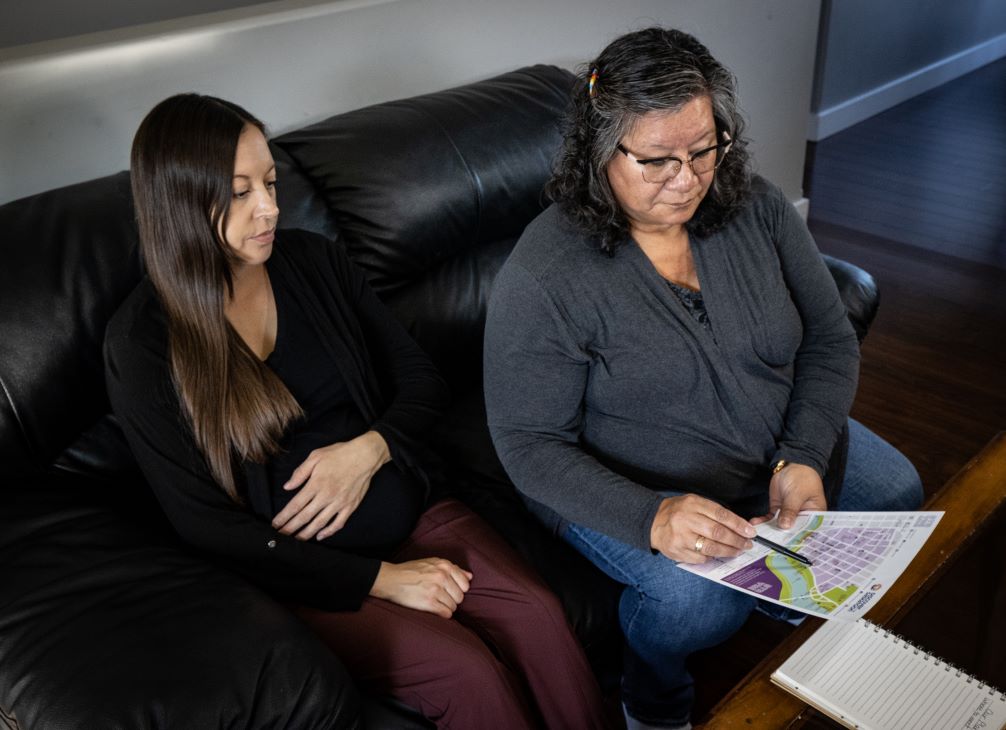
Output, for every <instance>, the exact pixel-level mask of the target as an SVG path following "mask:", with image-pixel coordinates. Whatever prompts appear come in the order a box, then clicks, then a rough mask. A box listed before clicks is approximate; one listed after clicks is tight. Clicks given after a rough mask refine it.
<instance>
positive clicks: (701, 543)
mask: <svg viewBox="0 0 1006 730" xmlns="http://www.w3.org/2000/svg"><path fill="white" fill-rule="evenodd" d="M705 544H706V538H704V537H702V535H699V536H698V537H697V538H695V547H694V550H695V552H697V553H701V552H702V547H703V546H704V545H705Z"/></svg>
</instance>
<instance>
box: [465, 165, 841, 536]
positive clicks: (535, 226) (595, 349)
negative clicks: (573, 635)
mask: <svg viewBox="0 0 1006 730" xmlns="http://www.w3.org/2000/svg"><path fill="white" fill-rule="evenodd" d="M691 245H692V253H693V256H694V258H695V264H696V268H697V270H698V276H699V282H700V286H701V290H702V296H703V299H704V301H705V306H706V310H707V311H708V317H709V323H710V325H711V328H710V329H706V328H704V327H702V325H701V324H699V323H698V322H697V321H696V320H695V319H694V318H693V317H692V316H691V315H690V314H689V313H688V311H687V310H686V309H685V307H684V305H683V304H682V302H681V301H680V300H679V299H678V297H677V296H676V295H675V294H674V292H673V291H671V289H670V287H668V286H667V282H666V281H665V280H664V279H663V278H662V277H661V276H660V275H659V274H658V273H657V271H656V269H654V267H653V265H652V264H651V263H650V261H649V259H648V258H647V257H646V255H645V254H644V253H643V252H642V250H641V249H640V248H639V246H638V245H636V244H635V243H634V242H632V241H630V242H628V243H626V244H625V245H623V246H621V247H619V248H618V249H617V250H616V252H615V254H614V256H611V257H609V256H608V255H607V254H605V253H603V252H602V251H601V250H600V249H599V247H598V246H597V244H596V242H594V241H593V240H590V239H589V238H587V237H585V236H584V235H583V234H582V233H580V232H579V231H578V230H577V229H576V228H575V227H574V226H573V225H572V224H571V223H570V222H569V221H568V220H567V219H566V218H565V216H564V215H563V214H562V213H561V212H560V210H559V209H558V208H557V207H556V206H552V207H551V208H549V209H548V210H546V211H545V212H544V213H542V214H541V215H540V216H539V217H538V218H537V219H536V220H534V221H533V222H532V223H531V225H529V226H528V228H527V230H526V231H525V232H524V235H523V236H522V237H521V239H520V241H519V242H518V243H517V245H516V247H515V248H514V251H513V253H512V254H511V256H510V258H509V259H508V260H507V262H506V264H505V265H504V266H503V269H502V271H501V272H500V274H499V277H498V278H497V280H496V282H495V285H494V289H493V293H492V297H491V300H490V303H489V314H488V319H487V322H486V335H485V395H486V406H487V410H488V416H489V427H490V430H491V432H492V436H493V441H494V443H495V445H496V450H497V452H498V453H499V456H500V459H501V461H502V462H503V465H504V467H505V468H506V470H507V473H508V474H509V475H510V477H511V479H513V481H514V483H515V484H516V486H517V488H518V489H519V490H520V491H521V492H522V493H523V494H524V495H525V496H526V497H528V498H530V499H531V500H533V501H535V502H538V503H540V504H542V505H544V506H546V507H548V508H549V509H550V510H552V511H554V512H555V513H558V515H559V516H561V517H562V518H563V519H564V520H568V521H572V522H576V523H578V524H581V525H584V526H586V527H590V528H592V529H595V530H598V531H600V532H603V533H605V534H607V535H610V536H612V537H615V538H617V539H619V540H621V541H623V542H626V543H628V544H630V545H634V546H636V547H640V548H643V549H649V540H650V526H651V524H652V522H653V518H654V515H655V514H656V510H657V507H658V505H659V504H660V500H661V499H662V496H661V495H660V494H659V493H658V491H657V490H660V491H674V492H694V493H697V494H701V495H703V496H707V497H710V498H712V499H715V500H717V501H719V502H721V503H724V504H727V505H736V504H738V503H740V502H741V501H743V500H750V499H752V498H755V497H757V496H758V495H762V494H764V493H765V492H766V490H767V485H768V477H769V474H768V468H767V467H768V465H769V464H771V463H774V462H775V461H776V460H778V459H787V460H788V461H792V462H797V463H802V464H807V465H809V466H812V467H814V468H815V469H816V470H817V471H818V472H819V473H821V474H823V473H824V470H825V469H826V467H827V464H828V457H829V455H830V454H831V451H832V449H833V447H834V446H835V443H836V441H837V439H838V437H839V434H840V433H841V431H842V428H843V427H844V425H845V422H846V418H847V417H848V413H849V409H850V408H851V406H852V400H853V396H854V394H855V390H856V381H857V375H858V366H859V348H858V344H857V341H856V336H855V332H854V331H853V329H852V326H851V325H850V323H849V321H848V318H847V316H846V310H845V307H844V306H843V304H842V302H841V300H840V298H839V296H838V291H837V289H836V287H835V283H834V280H833V279H832V277H831V275H830V273H829V272H828V270H827V268H826V266H825V264H824V262H823V261H822V259H821V256H820V254H819V253H818V250H817V247H816V246H815V244H814V241H813V239H812V238H811V236H810V233H809V232H808V230H807V227H806V225H805V224H804V222H803V220H802V219H801V218H800V217H799V215H798V214H797V213H796V211H795V210H794V209H793V206H792V205H790V203H789V202H788V201H787V200H786V199H785V197H784V196H783V194H782V192H781V191H780V190H779V189H778V188H776V187H775V186H773V185H771V184H770V183H768V182H766V181H765V180H763V179H761V178H756V179H755V182H754V188H753V192H752V194H751V196H750V199H749V202H748V204H747V206H746V207H745V209H744V210H742V211H741V212H740V213H739V214H738V215H737V216H736V217H735V218H734V219H733V220H732V221H731V222H730V223H729V224H728V225H727V226H726V227H725V228H724V229H722V230H721V231H719V232H717V233H715V234H713V235H711V236H708V237H706V238H696V237H694V236H693V237H692V241H691Z"/></svg>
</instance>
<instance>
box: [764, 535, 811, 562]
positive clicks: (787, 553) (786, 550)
mask: <svg viewBox="0 0 1006 730" xmlns="http://www.w3.org/2000/svg"><path fill="white" fill-rule="evenodd" d="M751 540H752V541H753V542H756V543H758V544H759V545H764V546H765V547H767V548H769V549H770V550H775V551H776V552H777V553H781V554H782V555H785V556H786V557H788V558H793V560H796V561H799V562H801V563H803V564H804V565H813V563H812V562H810V560H809V559H808V558H805V557H804V556H803V555H800V553H795V552H793V551H792V550H790V549H789V548H786V547H783V546H782V545H780V544H778V543H775V542H772V541H771V540H766V539H765V538H764V537H762V536H761V535H755V536H754V537H752V538H751Z"/></svg>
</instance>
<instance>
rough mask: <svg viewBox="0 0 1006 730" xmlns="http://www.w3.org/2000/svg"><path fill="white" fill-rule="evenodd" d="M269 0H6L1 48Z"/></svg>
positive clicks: (0, 30) (1, 32)
mask: <svg viewBox="0 0 1006 730" xmlns="http://www.w3.org/2000/svg"><path fill="white" fill-rule="evenodd" d="M267 1H268V0H257V2H256V0H98V2H86V1H84V0H7V2H5V3H3V5H4V7H3V24H0V48H9V47H10V46H18V45H22V44H25V43H37V42H39V41H50V40H54V39H56V38H67V37H69V36H75V35H81V34H82V33H94V32H97V31H100V30H110V29H113V28H126V27H128V26H131V25H139V24H141V23H151V22H154V21H157V20H169V19H171V18H181V17H184V16H186V15H196V14H197V13H209V12H213V11H216V10H230V9H232V8H240V7H243V6H247V5H257V4H261V3H264V2H267Z"/></svg>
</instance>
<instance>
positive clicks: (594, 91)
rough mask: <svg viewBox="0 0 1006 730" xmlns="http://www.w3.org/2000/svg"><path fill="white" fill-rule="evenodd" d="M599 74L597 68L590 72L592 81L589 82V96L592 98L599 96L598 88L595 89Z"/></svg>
mask: <svg viewBox="0 0 1006 730" xmlns="http://www.w3.org/2000/svg"><path fill="white" fill-rule="evenodd" d="M599 75H600V74H598V73H597V69H596V68H595V69H594V70H593V71H591V72H590V81H588V82H587V96H589V97H590V98H591V99H593V98H594V97H595V96H597V89H595V88H594V86H595V84H597V77H598V76H599Z"/></svg>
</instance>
